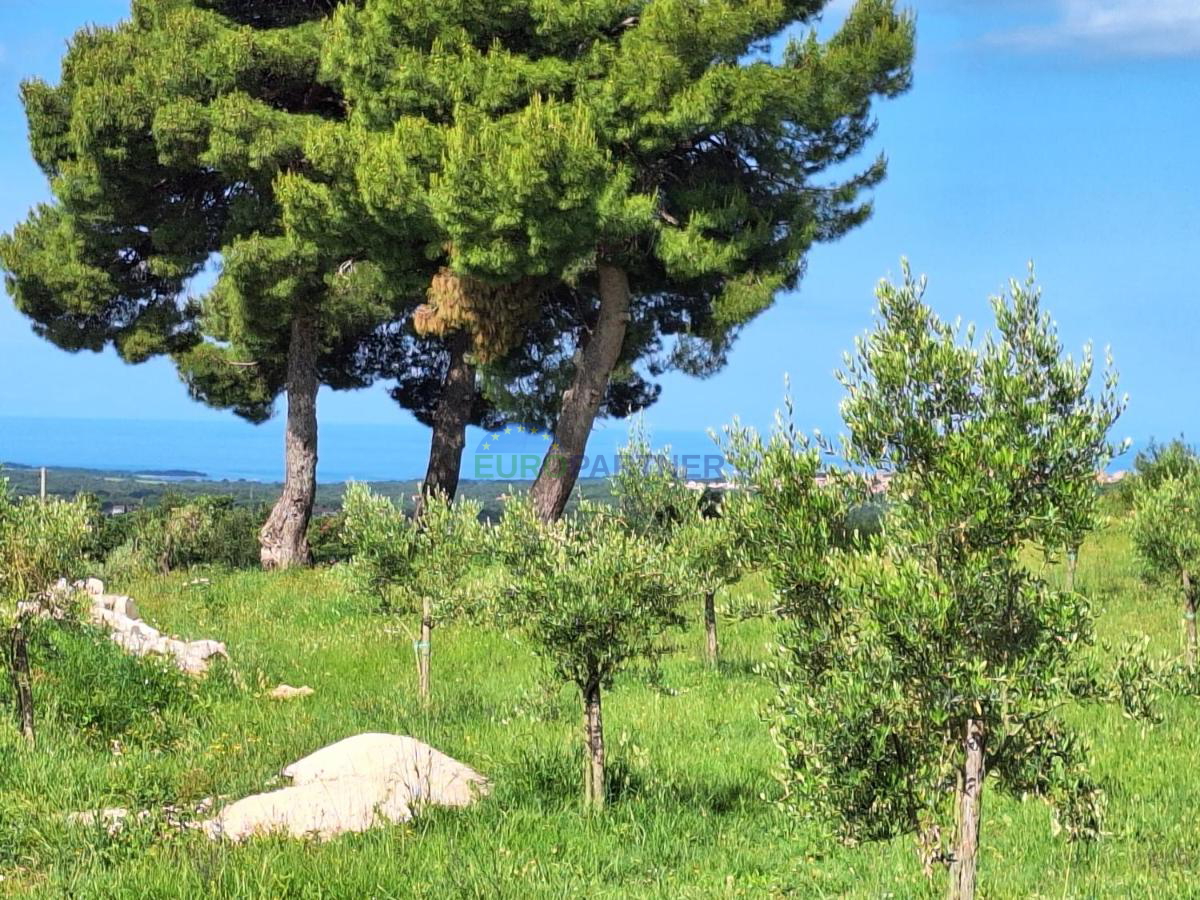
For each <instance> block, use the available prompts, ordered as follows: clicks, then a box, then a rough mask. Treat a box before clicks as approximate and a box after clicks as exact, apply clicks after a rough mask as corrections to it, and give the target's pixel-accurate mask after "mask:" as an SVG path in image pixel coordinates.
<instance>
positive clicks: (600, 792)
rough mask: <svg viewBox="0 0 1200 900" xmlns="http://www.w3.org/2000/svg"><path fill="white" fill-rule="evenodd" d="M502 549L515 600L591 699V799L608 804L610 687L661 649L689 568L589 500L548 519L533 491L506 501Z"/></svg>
mask: <svg viewBox="0 0 1200 900" xmlns="http://www.w3.org/2000/svg"><path fill="white" fill-rule="evenodd" d="M495 542H496V548H497V550H498V551H499V553H500V555H501V556H502V558H503V559H504V561H505V563H506V564H507V566H508V567H509V570H510V572H511V574H512V583H511V585H510V587H509V589H508V592H507V593H508V597H509V600H510V601H511V602H512V603H513V604H514V608H515V609H516V610H517V612H518V615H519V617H520V619H521V621H522V623H523V628H524V631H525V632H526V633H527V634H528V636H529V638H530V640H531V641H532V643H533V645H534V647H535V648H536V650H537V652H538V654H539V655H541V656H542V657H543V658H544V659H546V660H547V661H548V662H549V663H550V665H551V666H552V667H553V670H554V672H555V673H556V674H557V675H558V676H559V677H560V678H562V679H563V680H564V681H568V682H571V683H572V684H574V685H575V686H576V687H578V688H579V693H580V697H581V699H582V701H583V738H584V746H585V749H586V754H585V758H584V802H585V804H586V805H587V806H588V807H589V808H591V809H593V810H597V811H598V810H601V809H603V808H604V800H605V768H604V767H605V759H604V725H603V718H602V715H601V690H602V689H604V688H607V687H608V686H609V685H611V683H612V679H613V677H614V676H615V675H616V674H617V673H618V672H619V671H621V670H622V669H623V668H624V667H625V666H626V665H627V664H629V663H630V662H632V661H633V660H636V659H645V658H650V657H653V656H654V655H655V654H656V653H657V652H658V650H659V646H658V638H659V636H660V635H661V634H662V633H663V632H664V631H665V630H666V629H667V628H670V627H672V626H681V625H682V624H683V620H682V618H681V616H680V615H679V612H678V609H679V605H680V600H681V595H682V590H681V587H680V583H681V581H682V576H681V573H680V572H679V571H678V568H677V566H676V565H675V564H674V562H673V560H672V559H671V558H670V555H669V553H668V551H667V550H666V549H665V548H663V547H662V546H661V545H659V544H656V543H654V542H651V541H649V540H646V539H645V538H640V537H637V536H636V535H633V534H630V533H629V532H628V531H626V530H625V529H624V528H623V527H622V526H621V524H620V523H619V522H618V521H617V520H616V519H614V518H613V517H612V516H610V515H605V514H602V513H601V512H599V511H597V510H596V509H594V508H592V507H590V506H587V505H586V504H585V505H582V506H581V508H580V510H579V511H578V512H576V513H575V514H574V515H572V516H570V517H567V518H564V519H562V520H559V521H557V522H551V523H545V522H543V521H542V520H541V518H540V517H539V516H538V515H537V514H536V511H535V508H534V506H533V504H532V503H530V501H529V500H528V498H525V497H520V498H512V499H509V500H508V501H507V502H506V504H505V509H504V518H503V519H502V520H501V523H500V525H499V526H498V527H497V534H496V537H495Z"/></svg>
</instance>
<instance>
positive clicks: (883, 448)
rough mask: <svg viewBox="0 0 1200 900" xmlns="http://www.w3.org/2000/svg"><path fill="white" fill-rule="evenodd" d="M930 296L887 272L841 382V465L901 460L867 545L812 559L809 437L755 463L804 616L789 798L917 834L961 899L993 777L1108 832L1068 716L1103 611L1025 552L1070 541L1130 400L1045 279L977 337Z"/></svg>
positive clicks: (782, 704) (863, 824)
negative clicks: (1096, 612)
mask: <svg viewBox="0 0 1200 900" xmlns="http://www.w3.org/2000/svg"><path fill="white" fill-rule="evenodd" d="M923 292H924V282H923V281H921V282H917V281H915V280H914V279H913V278H912V276H911V274H910V273H909V270H908V267H907V265H906V266H905V269H904V281H903V283H902V284H900V285H898V286H897V285H892V284H889V283H886V282H885V283H882V284H881V285H880V288H879V290H878V300H879V311H878V325H877V328H876V329H875V331H873V332H872V333H871V334H869V335H867V336H866V337H865V338H863V339H861V340H860V341H859V342H858V347H857V353H856V355H855V356H854V357H847V366H846V370H845V372H843V373H842V374H841V376H840V378H841V380H842V382H843V384H844V385H845V387H846V389H847V392H848V395H847V397H846V399H845V401H844V403H843V408H842V412H843V416H844V419H845V421H846V423H847V425H848V426H849V429H850V437H849V439H848V441H847V445H846V448H845V455H846V458H847V460H848V461H849V462H850V463H851V464H852V465H853V466H854V467H855V468H861V469H874V470H876V471H880V470H882V471H884V472H887V473H889V474H890V475H891V479H890V485H889V490H888V505H887V511H886V517H885V521H884V525H883V529H882V532H881V534H880V535H879V536H876V537H873V538H871V539H870V540H868V541H867V542H866V546H865V551H866V552H863V553H858V554H850V553H846V552H843V551H840V550H832V551H829V552H826V553H825V555H824V559H822V558H821V551H822V550H823V549H824V548H823V544H825V542H826V540H827V534H828V531H827V528H826V527H825V526H822V525H821V524H820V523H821V522H822V520H823V515H822V513H825V512H828V510H826V509H823V508H822V505H821V504H816V503H815V501H816V498H818V497H821V495H822V492H821V490H820V489H815V488H812V487H808V486H806V485H804V484H801V483H800V480H801V479H804V477H805V475H806V474H808V475H815V470H816V454H815V451H813V450H812V449H811V448H806V447H804V446H803V445H800V446H799V447H796V448H795V449H793V446H792V445H794V444H795V443H796V441H795V439H794V438H788V437H786V436H785V437H784V438H777V439H776V440H774V441H773V442H772V444H771V445H770V446H769V447H767V448H765V449H764V450H762V451H757V450H756V451H754V452H752V453H751V454H750V456H751V461H752V462H753V463H754V464H755V465H752V466H750V467H749V468H750V472H751V477H752V479H753V482H754V486H755V488H756V490H757V492H758V494H759V496H760V499H761V501H762V503H763V505H764V508H765V509H767V510H769V511H770V515H769V518H768V519H767V520H766V521H767V523H768V524H769V526H770V527H772V528H776V529H779V530H780V531H781V535H780V538H779V540H778V542H777V547H778V549H777V550H775V551H774V554H773V558H770V559H768V565H769V567H770V568H771V569H772V570H773V571H772V578H773V580H774V582H775V584H776V585H777V586H778V588H779V589H780V590H781V592H782V593H785V594H787V595H789V597H788V599H789V601H790V603H789V606H790V611H789V612H790V617H791V618H792V620H793V623H792V625H790V626H789V627H788V629H787V630H786V631H785V634H784V640H783V644H784V654H783V656H782V657H781V659H780V660H779V662H778V665H777V669H776V674H777V676H778V681H779V685H780V693H779V698H778V703H777V707H776V712H777V722H776V728H775V734H776V736H777V738H778V739H779V741H780V743H781V745H782V747H783V749H784V751H785V754H786V759H787V763H788V784H789V787H790V788H791V791H790V792H789V800H790V802H792V803H793V804H794V805H796V806H798V807H799V808H800V809H801V810H802V811H805V812H808V813H814V814H823V815H830V816H832V818H833V820H834V821H836V822H837V823H838V830H839V831H840V832H841V834H842V836H843V837H844V838H847V839H851V840H861V839H881V838H887V837H891V836H893V835H896V834H899V833H904V832H909V833H915V834H917V835H918V836H919V839H920V843H921V846H922V849H923V852H924V854H925V860H926V863H927V865H928V864H930V863H932V862H933V861H934V860H939V861H942V862H945V863H947V864H948V865H949V870H950V886H949V895H950V896H951V897H954V898H963V897H972V896H973V895H974V891H975V883H976V853H977V849H978V845H979V833H980V822H981V817H980V814H981V801H982V797H983V786H984V780H985V778H987V777H989V776H991V780H992V782H994V783H996V784H997V786H998V787H1000V788H1002V789H1007V790H1010V791H1012V792H1014V793H1027V792H1031V793H1039V794H1042V795H1046V796H1048V797H1050V799H1051V800H1052V801H1054V802H1055V805H1056V807H1057V809H1058V812H1059V816H1060V820H1062V821H1063V822H1065V824H1066V825H1067V827H1068V828H1069V829H1070V830H1071V831H1072V833H1074V834H1090V833H1094V832H1095V829H1096V828H1098V820H1097V816H1098V802H1099V793H1098V791H1097V789H1096V788H1095V786H1094V784H1093V783H1092V782H1091V780H1090V779H1089V778H1088V776H1087V772H1086V768H1085V765H1084V763H1085V760H1084V759H1083V752H1082V750H1081V748H1080V745H1079V743H1078V741H1077V740H1076V738H1075V737H1074V736H1073V735H1072V733H1071V732H1070V730H1069V729H1068V728H1067V726H1066V725H1065V724H1064V723H1063V722H1062V721H1061V720H1060V719H1059V718H1058V717H1057V716H1056V715H1055V710H1056V709H1057V708H1058V707H1059V706H1060V705H1061V704H1062V703H1063V702H1065V700H1066V698H1067V696H1068V674H1069V667H1070V663H1071V661H1072V657H1073V654H1074V651H1075V650H1076V648H1077V647H1078V646H1079V645H1080V644H1082V643H1084V642H1086V641H1088V640H1089V639H1090V635H1091V616H1090V613H1089V610H1088V607H1087V605H1086V603H1085V602H1084V601H1083V599H1082V598H1080V597H1079V596H1078V595H1076V594H1074V593H1071V592H1064V591H1059V590H1055V589H1053V588H1052V587H1051V586H1050V585H1049V584H1047V583H1046V582H1045V581H1043V580H1042V579H1041V578H1039V577H1037V576H1036V575H1035V574H1034V573H1032V572H1031V571H1029V569H1028V568H1027V567H1026V566H1025V565H1024V564H1023V563H1022V561H1021V553H1022V550H1023V549H1024V548H1026V547H1030V546H1032V547H1037V548H1040V549H1042V550H1044V551H1047V552H1054V551H1061V550H1062V549H1063V548H1064V547H1065V546H1066V545H1067V542H1068V540H1069V538H1070V536H1071V534H1072V528H1073V525H1074V524H1075V523H1077V522H1078V521H1079V520H1080V519H1079V517H1078V515H1076V513H1077V511H1078V510H1080V509H1082V508H1086V506H1087V504H1089V503H1091V502H1092V496H1093V491H1094V484H1095V473H1096V471H1097V469H1098V468H1099V467H1100V466H1101V465H1103V463H1104V462H1105V460H1106V458H1107V457H1108V456H1109V455H1110V454H1111V452H1112V448H1111V447H1110V445H1109V443H1108V438H1107V435H1108V430H1109V428H1110V427H1111V425H1112V424H1113V422H1114V421H1115V420H1116V419H1117V417H1118V415H1119V414H1120V412H1121V410H1122V408H1123V403H1122V401H1119V400H1118V399H1117V397H1116V396H1115V393H1114V391H1115V376H1114V375H1113V374H1112V373H1111V372H1109V373H1107V374H1106V377H1105V378H1104V380H1103V387H1102V389H1101V391H1100V393H1099V395H1098V396H1094V395H1093V394H1092V393H1091V381H1092V374H1093V362H1092V358H1091V355H1090V352H1087V351H1085V353H1084V355H1083V358H1082V360H1081V361H1080V362H1078V363H1076V362H1074V361H1073V360H1072V359H1071V358H1070V357H1067V356H1064V354H1063V350H1062V346H1061V344H1060V342H1059V340H1058V338H1057V336H1056V333H1055V331H1054V328H1053V325H1052V323H1051V322H1050V319H1049V317H1048V316H1047V315H1046V314H1045V313H1044V312H1043V311H1042V309H1041V304H1040V294H1039V292H1038V290H1037V289H1036V287H1035V286H1034V284H1033V282H1032V279H1030V281H1028V282H1026V283H1025V284H1019V283H1016V282H1014V283H1013V284H1012V289H1011V296H1010V297H1008V298H997V299H995V300H994V301H993V308H994V311H995V316H996V325H997V333H996V335H995V336H994V337H989V338H987V339H986V340H984V341H983V342H982V344H978V343H976V341H975V340H974V333H973V329H968V330H967V332H966V335H965V340H964V335H962V334H961V333H960V330H959V328H958V327H957V326H955V325H949V324H947V323H945V322H943V321H942V320H940V319H939V318H938V317H937V316H936V315H935V314H934V312H933V311H932V310H931V309H930V308H929V307H928V306H927V305H926V304H925V303H924V302H923ZM822 502H823V503H829V502H831V501H829V500H825V501H822ZM826 521H827V520H826ZM789 530H794V531H797V532H798V533H799V535H800V537H799V539H798V538H796V537H794V536H792V535H790V534H789V533H788V532H789ZM805 535H811V539H810V540H809V541H808V542H807V543H804V536H805ZM793 545H796V546H798V548H799V549H796V548H794V547H793ZM804 550H807V551H808V552H807V553H805V552H802V551H804ZM952 822H953V823H954V826H953V827H951V823H952ZM945 834H953V837H952V839H951V843H950V845H949V846H948V847H947V846H946V841H945V840H944V838H943V835H945Z"/></svg>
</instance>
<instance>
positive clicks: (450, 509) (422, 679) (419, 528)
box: [343, 484, 483, 704]
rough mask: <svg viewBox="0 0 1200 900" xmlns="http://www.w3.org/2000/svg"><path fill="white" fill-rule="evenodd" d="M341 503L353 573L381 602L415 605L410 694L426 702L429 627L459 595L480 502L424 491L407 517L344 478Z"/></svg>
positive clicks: (473, 548) (476, 540) (476, 535)
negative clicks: (415, 634) (414, 691)
mask: <svg viewBox="0 0 1200 900" xmlns="http://www.w3.org/2000/svg"><path fill="white" fill-rule="evenodd" d="M344 508H345V524H344V526H343V529H344V530H343V537H344V539H345V541H346V545H347V547H349V548H350V550H351V553H352V559H351V563H350V571H351V574H352V577H353V578H354V580H355V581H356V582H357V583H358V584H359V585H360V586H362V587H363V588H366V589H368V590H370V591H372V592H376V593H378V594H379V595H380V596H381V598H382V599H383V600H384V602H385V604H388V603H391V602H392V601H393V599H398V600H399V601H400V602H401V604H402V605H404V606H411V607H412V608H414V609H416V608H419V609H420V615H421V624H420V637H419V638H418V639H417V640H415V641H413V649H414V651H415V653H416V658H417V693H418V696H420V698H421V702H422V703H425V704H427V703H428V702H429V693H430V684H431V662H432V656H433V629H434V626H435V625H436V623H437V620H438V619H440V618H443V617H444V616H445V615H447V614H448V613H449V612H450V611H452V610H453V609H455V608H456V607H457V606H458V605H460V601H462V600H463V598H464V595H463V591H464V580H465V578H466V576H467V574H468V572H469V571H470V568H471V565H472V563H473V561H474V559H475V556H476V555H477V554H478V552H479V549H480V547H481V543H482V540H483V529H482V526H481V525H480V524H479V514H480V506H479V504H478V503H475V502H470V501H460V502H458V503H451V502H449V501H448V500H447V499H446V497H445V496H444V495H432V496H431V495H426V496H423V497H422V498H421V499H420V508H421V514H420V517H416V516H414V517H409V516H407V515H405V513H404V511H403V510H402V509H400V508H398V507H397V506H396V504H394V503H393V502H392V501H391V500H390V499H388V498H387V497H381V496H378V495H375V494H372V493H371V490H370V488H368V487H367V486H366V485H363V484H352V485H350V487H349V488H348V489H347V491H346V498H345V503H344Z"/></svg>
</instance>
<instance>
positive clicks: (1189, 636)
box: [1183, 569, 1196, 671]
mask: <svg viewBox="0 0 1200 900" xmlns="http://www.w3.org/2000/svg"><path fill="white" fill-rule="evenodd" d="M1183 603H1184V607H1183V626H1184V632H1185V637H1186V640H1187V649H1186V653H1187V665H1188V669H1190V670H1192V671H1195V670H1196V592H1195V590H1193V588H1192V576H1191V573H1189V572H1188V570H1187V569H1184V570H1183Z"/></svg>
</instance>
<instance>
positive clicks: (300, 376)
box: [259, 316, 320, 569]
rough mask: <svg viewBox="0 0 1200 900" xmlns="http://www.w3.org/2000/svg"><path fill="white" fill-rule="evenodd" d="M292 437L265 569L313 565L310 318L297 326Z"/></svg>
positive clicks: (266, 540) (267, 532) (268, 531)
mask: <svg viewBox="0 0 1200 900" xmlns="http://www.w3.org/2000/svg"><path fill="white" fill-rule="evenodd" d="M287 366H288V371H287V433H286V435H285V437H284V480H283V494H282V495H281V496H280V498H279V501H278V502H277V503H276V504H275V508H274V509H272V510H271V515H270V516H269V517H268V518H267V522H266V524H265V525H263V527H262V532H261V533H260V535H259V539H260V543H261V545H262V550H261V558H262V564H263V568H265V569H286V568H289V567H291V566H304V565H308V564H309V563H310V562H312V553H311V551H310V550H309V547H308V523H309V520H310V519H311V518H312V510H313V501H314V499H315V498H316V493H317V389H318V388H319V386H320V385H319V382H318V381H317V327H316V323H315V322H314V321H313V320H312V319H310V318H307V317H304V316H297V317H296V318H295V319H294V320H293V322H292V338H291V342H290V343H289V344H288V360H287Z"/></svg>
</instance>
